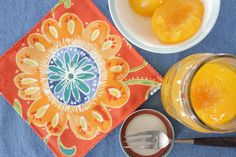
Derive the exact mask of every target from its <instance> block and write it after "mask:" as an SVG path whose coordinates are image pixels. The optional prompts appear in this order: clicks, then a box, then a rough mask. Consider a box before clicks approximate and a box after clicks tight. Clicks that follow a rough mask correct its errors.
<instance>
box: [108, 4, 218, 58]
mask: <svg viewBox="0 0 236 157" xmlns="http://www.w3.org/2000/svg"><path fill="white" fill-rule="evenodd" d="M202 1H203V3H204V7H205V13H204V18H203V23H202V26H201V28H200V29H199V31H198V33H196V34H195V35H194V36H193V37H192V38H190V39H188V40H186V41H184V42H182V43H179V44H174V45H166V44H162V43H160V42H159V41H158V39H156V37H155V35H154V33H153V32H152V29H151V18H147V17H142V16H139V15H138V14H136V13H135V12H134V11H133V10H132V8H131V7H130V4H129V0H108V4H109V9H110V13H111V17H112V19H113V21H114V23H115V25H116V27H117V28H118V29H119V31H120V32H121V33H122V34H123V35H124V36H125V37H126V38H127V39H128V40H129V41H130V42H131V43H133V44H134V45H136V46H138V47H140V48H142V49H144V50H147V51H150V52H154V53H162V54H168V53H176V52H180V51H184V50H186V49H189V48H191V47H193V46H195V45H196V44H198V43H199V42H201V41H202V40H203V39H204V38H205V37H206V36H207V35H208V34H209V32H210V31H211V30H212V28H213V26H214V25H215V23H216V20H217V18H218V15H219V11H220V3H221V1H220V0H202Z"/></svg>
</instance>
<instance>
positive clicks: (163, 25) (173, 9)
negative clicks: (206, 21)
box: [152, 0, 204, 44]
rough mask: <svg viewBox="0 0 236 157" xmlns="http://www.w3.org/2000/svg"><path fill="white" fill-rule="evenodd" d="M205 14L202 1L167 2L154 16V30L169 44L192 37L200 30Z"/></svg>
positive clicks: (173, 0) (161, 39)
mask: <svg viewBox="0 0 236 157" xmlns="http://www.w3.org/2000/svg"><path fill="white" fill-rule="evenodd" d="M203 14H204V5H203V3H202V1H201V0H167V1H166V2H165V3H164V4H163V5H162V6H160V7H159V8H157V9H156V11H155V13H154V14H153V16H152V29H153V31H154V32H155V35H156V36H157V38H158V39H159V40H160V41H161V42H163V43H167V44H172V43H179V42H182V41H184V40H186V39H189V38H190V37H192V36H193V35H194V34H195V33H196V32H197V31H198V30H199V28H200V26H201V23H202V18H203Z"/></svg>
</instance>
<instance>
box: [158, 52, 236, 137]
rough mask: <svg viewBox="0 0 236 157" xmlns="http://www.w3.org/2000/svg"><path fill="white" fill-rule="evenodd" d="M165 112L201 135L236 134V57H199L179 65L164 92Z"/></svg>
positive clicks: (199, 55) (165, 84)
mask: <svg viewBox="0 0 236 157" xmlns="http://www.w3.org/2000/svg"><path fill="white" fill-rule="evenodd" d="M161 95H162V96H161V97H162V102H163V106H164V108H165V110H166V111H167V112H168V113H169V114H170V115H171V116H172V117H173V118H175V119H176V120H178V121H180V122H181V123H183V124H184V125H186V126H187V127H189V128H192V129H193V130H196V131H199V132H222V133H224V132H234V131H236V123H235V122H236V57H235V56H233V55H228V54H195V55H191V56H189V57H187V58H185V59H183V60H181V61H180V62H178V63H176V64H175V65H174V66H173V67H172V68H171V69H170V70H169V71H168V72H167V74H166V76H165V78H164V82H163V86H162V91H161Z"/></svg>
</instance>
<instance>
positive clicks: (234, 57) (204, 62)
mask: <svg viewBox="0 0 236 157" xmlns="http://www.w3.org/2000/svg"><path fill="white" fill-rule="evenodd" d="M224 57H225V58H233V59H236V56H235V55H232V54H228V53H220V54H211V55H209V57H207V58H205V59H203V60H202V61H200V62H199V63H198V64H197V65H196V66H195V69H194V70H193V71H192V72H191V73H190V75H189V78H188V79H189V82H188V83H189V85H187V88H185V86H186V81H185V83H184V90H183V91H185V90H187V97H186V98H187V100H186V101H187V103H186V104H189V105H186V107H187V110H188V112H190V113H191V115H192V116H193V117H192V118H194V120H195V121H196V122H197V123H198V124H199V125H200V126H202V127H203V128H205V129H208V130H211V131H213V132H222V131H224V132H225V130H222V129H219V128H215V127H212V126H210V125H208V124H206V123H205V122H204V121H203V120H201V118H200V117H199V116H198V115H197V113H196V112H195V110H194V108H193V105H192V101H191V98H190V88H191V84H192V81H193V78H194V76H195V75H196V73H197V72H198V71H199V69H201V67H202V66H204V65H205V64H207V63H209V62H211V61H214V60H216V59H219V58H224ZM184 93H185V92H182V94H181V95H182V97H183V96H184V95H183V94H184Z"/></svg>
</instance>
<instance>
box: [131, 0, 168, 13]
mask: <svg viewBox="0 0 236 157" xmlns="http://www.w3.org/2000/svg"><path fill="white" fill-rule="evenodd" d="M164 1H165V0H130V5H131V7H132V9H133V10H134V11H135V12H136V13H138V14H139V15H141V16H152V14H153V13H154V11H155V10H156V8H158V7H159V6H161V4H162V3H163V2H164Z"/></svg>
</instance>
